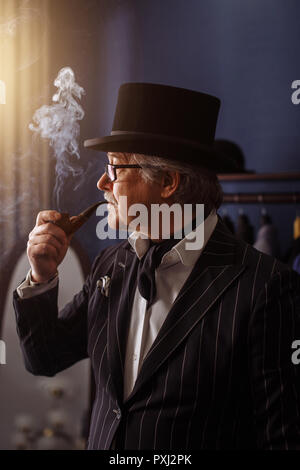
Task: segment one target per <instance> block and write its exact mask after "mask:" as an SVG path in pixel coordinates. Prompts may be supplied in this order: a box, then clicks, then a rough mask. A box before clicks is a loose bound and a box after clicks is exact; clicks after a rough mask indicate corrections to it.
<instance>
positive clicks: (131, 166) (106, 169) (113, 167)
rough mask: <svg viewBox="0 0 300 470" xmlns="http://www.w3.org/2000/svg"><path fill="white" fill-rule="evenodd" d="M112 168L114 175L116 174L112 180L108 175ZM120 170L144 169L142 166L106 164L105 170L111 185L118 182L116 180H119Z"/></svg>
mask: <svg viewBox="0 0 300 470" xmlns="http://www.w3.org/2000/svg"><path fill="white" fill-rule="evenodd" d="M109 166H110V167H111V168H112V170H113V174H114V179H111V177H110V176H109V174H108V167H109ZM118 168H142V167H141V166H140V165H113V164H112V163H106V165H105V167H104V169H105V174H106V175H107V177H108V178H109V181H110V182H111V183H113V182H114V181H116V179H117V178H118V177H117V171H116V170H117V169H118Z"/></svg>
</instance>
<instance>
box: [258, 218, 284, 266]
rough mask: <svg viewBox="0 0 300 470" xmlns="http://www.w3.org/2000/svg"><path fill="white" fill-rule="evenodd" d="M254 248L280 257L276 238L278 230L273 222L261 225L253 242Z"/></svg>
mask: <svg viewBox="0 0 300 470" xmlns="http://www.w3.org/2000/svg"><path fill="white" fill-rule="evenodd" d="M253 246H254V248H256V249H257V250H258V251H261V252H262V253H265V254H266V255H271V256H274V257H275V258H279V257H280V246H279V240H278V231H277V228H276V227H275V225H274V224H269V223H268V224H265V225H263V226H262V227H261V228H260V229H259V231H258V233H257V239H256V242H255V243H254V245H253Z"/></svg>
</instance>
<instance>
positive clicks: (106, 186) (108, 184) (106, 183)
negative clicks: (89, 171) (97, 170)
mask: <svg viewBox="0 0 300 470" xmlns="http://www.w3.org/2000/svg"><path fill="white" fill-rule="evenodd" d="M112 185H113V183H112V181H110V179H109V177H108V176H107V174H106V173H103V175H102V176H101V178H100V179H99V180H98V183H97V188H98V189H100V190H101V191H111V189H112Z"/></svg>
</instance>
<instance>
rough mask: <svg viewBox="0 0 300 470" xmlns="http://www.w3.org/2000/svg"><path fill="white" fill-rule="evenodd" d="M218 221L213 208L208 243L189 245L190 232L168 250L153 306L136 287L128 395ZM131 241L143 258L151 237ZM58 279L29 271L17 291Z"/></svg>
mask: <svg viewBox="0 0 300 470" xmlns="http://www.w3.org/2000/svg"><path fill="white" fill-rule="evenodd" d="M217 221H218V217H217V215H216V213H215V212H212V213H211V214H210V215H209V216H208V217H207V218H206V219H205V221H204V222H203V223H204V243H203V246H202V247H201V248H199V249H194V250H189V249H187V248H186V241H188V240H187V237H189V236H190V235H187V236H186V237H185V238H183V239H182V240H180V241H179V242H178V243H177V244H176V245H174V246H173V247H172V249H171V250H170V251H169V252H167V253H165V254H164V256H163V258H162V260H161V263H160V265H159V266H158V268H157V269H156V271H155V283H156V297H155V301H154V303H153V304H152V305H151V307H150V308H149V309H147V301H146V300H145V299H144V298H143V297H142V296H141V294H140V293H139V290H138V288H136V291H135V296H134V300H133V306H132V312H131V319H130V326H129V334H128V338H127V347H126V356H125V371H124V399H126V398H127V397H128V396H129V395H130V393H131V391H132V389H133V387H134V384H135V381H136V378H137V375H138V373H139V370H140V368H141V365H142V363H143V360H144V358H145V357H146V355H147V353H148V351H149V349H150V347H151V346H152V344H153V342H154V340H155V338H156V336H157V334H158V332H159V330H160V328H161V326H162V324H163V323H164V321H165V319H166V317H167V315H168V312H169V311H170V309H171V307H172V304H173V303H174V300H175V299H176V297H177V295H178V294H179V292H180V290H181V288H182V286H183V284H184V283H185V281H186V280H187V278H188V276H189V275H190V273H191V272H192V269H193V267H194V265H195V263H196V261H197V259H198V258H199V256H200V254H201V252H202V251H203V249H204V247H205V245H206V243H207V241H208V240H209V238H210V236H211V234H212V232H213V231H214V229H215V227H216V224H217ZM198 230H203V227H201V224H200V225H199V226H198V227H197V228H196V229H195V232H197V231H198ZM128 241H129V243H130V244H131V245H132V247H133V249H134V250H135V252H136V254H137V256H138V258H139V259H141V258H142V257H143V256H144V254H145V253H146V251H147V250H148V247H149V239H145V238H142V237H141V236H140V234H139V233H138V232H133V233H132V234H131V235H130V236H129V237H128ZM57 282H58V277H55V278H54V279H53V280H51V282H50V283H45V284H37V283H34V282H33V281H32V280H31V273H30V271H29V273H28V274H27V276H26V279H25V281H24V282H23V283H22V284H20V286H19V287H18V288H17V292H18V295H19V296H20V297H21V298H23V299H25V298H29V297H33V296H35V295H39V294H42V293H43V292H46V291H47V290H50V289H52V288H53V287H55V286H56V284H57ZM41 315H42V312H41Z"/></svg>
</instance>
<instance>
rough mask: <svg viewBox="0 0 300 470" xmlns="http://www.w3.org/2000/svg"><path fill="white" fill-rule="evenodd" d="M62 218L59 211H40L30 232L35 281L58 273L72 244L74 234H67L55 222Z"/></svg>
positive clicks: (32, 270) (30, 261)
mask: <svg viewBox="0 0 300 470" xmlns="http://www.w3.org/2000/svg"><path fill="white" fill-rule="evenodd" d="M60 218H61V214H60V213H59V212H57V211H42V212H39V214H38V216H37V219H36V224H35V227H34V229H33V230H32V231H31V232H30V234H29V238H28V242H27V256H28V259H29V263H30V266H31V273H32V280H33V281H35V282H47V281H48V280H49V279H51V277H53V276H54V275H55V274H56V272H57V267H58V266H59V264H60V263H61V262H62V260H63V259H64V257H65V255H66V252H67V250H68V247H69V245H70V241H71V238H72V235H69V236H67V235H66V234H65V232H64V231H63V230H62V229H61V228H59V227H58V226H57V225H55V223H53V222H56V221H57V220H59V219H60Z"/></svg>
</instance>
